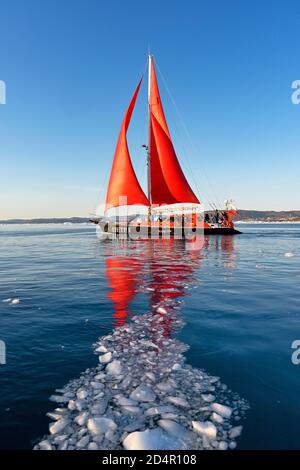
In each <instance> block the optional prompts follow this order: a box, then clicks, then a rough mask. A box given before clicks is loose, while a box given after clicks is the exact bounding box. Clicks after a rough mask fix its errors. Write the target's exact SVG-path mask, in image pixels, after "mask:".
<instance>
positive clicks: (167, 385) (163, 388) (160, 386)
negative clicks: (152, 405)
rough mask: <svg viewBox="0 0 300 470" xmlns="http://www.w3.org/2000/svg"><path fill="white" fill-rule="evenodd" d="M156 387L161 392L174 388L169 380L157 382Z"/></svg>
mask: <svg viewBox="0 0 300 470" xmlns="http://www.w3.org/2000/svg"><path fill="white" fill-rule="evenodd" d="M157 388H158V389H159V390H161V391H162V392H171V391H172V390H173V389H174V386H173V385H172V384H171V383H170V382H168V381H165V382H160V383H158V384H157Z"/></svg>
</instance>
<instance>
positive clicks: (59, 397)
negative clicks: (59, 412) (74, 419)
mask: <svg viewBox="0 0 300 470" xmlns="http://www.w3.org/2000/svg"><path fill="white" fill-rule="evenodd" d="M49 400H50V401H55V402H56V403H66V402H67V401H69V400H70V399H69V398H68V397H66V396H65V395H51V397H50V398H49Z"/></svg>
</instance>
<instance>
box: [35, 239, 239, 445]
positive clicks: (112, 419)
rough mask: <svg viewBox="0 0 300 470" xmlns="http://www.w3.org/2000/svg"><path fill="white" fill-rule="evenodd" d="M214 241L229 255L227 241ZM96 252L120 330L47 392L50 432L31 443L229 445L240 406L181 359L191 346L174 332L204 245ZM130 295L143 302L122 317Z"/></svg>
mask: <svg viewBox="0 0 300 470" xmlns="http://www.w3.org/2000/svg"><path fill="white" fill-rule="evenodd" d="M215 242H216V243H219V241H218V240H216V241H215ZM218 246H220V248H221V250H224V251H225V253H226V256H225V258H226V259H228V253H231V252H232V251H233V248H232V247H233V245H230V243H229V242H228V241H226V242H225V241H224V242H222V241H220V245H218ZM103 249H104V250H105V255H106V269H107V273H106V274H107V280H108V283H109V287H110V292H109V294H108V296H109V298H110V299H111V301H112V302H113V305H114V308H115V313H114V319H115V326H117V328H115V330H114V331H113V332H112V334H110V335H108V336H104V337H101V338H99V340H98V343H97V344H96V348H95V352H96V353H97V354H99V365H98V366H97V367H95V368H94V369H87V370H86V371H85V372H84V373H83V374H82V375H81V377H79V378H78V379H76V380H73V381H72V382H70V383H69V384H67V385H66V386H65V387H64V389H63V390H61V391H60V393H62V396H61V395H55V396H53V397H52V400H53V401H55V402H57V403H59V404H60V407H59V408H57V409H56V410H55V412H54V413H50V417H51V418H53V419H54V420H55V422H54V424H51V425H50V432H51V435H50V436H47V437H45V438H44V439H43V441H41V442H40V443H39V444H38V445H37V446H36V447H35V448H36V449H68V450H72V449H90V450H91V449H124V448H125V449H130V450H134V449H145V450H148V449H154V450H155V449H163V450H167V449H222V450H226V449H227V448H230V449H233V448H235V446H236V442H235V439H236V437H238V436H239V435H240V434H241V431H242V426H240V425H236V421H237V420H239V419H240V418H241V416H242V415H243V413H244V411H245V410H246V409H247V403H246V402H245V401H243V400H241V399H240V398H239V397H238V396H237V395H236V394H234V393H232V392H231V391H230V390H228V389H227V387H226V386H224V385H223V384H221V382H220V380H219V378H218V377H213V376H210V375H209V374H207V373H206V372H205V371H203V370H200V369H196V368H192V367H191V366H189V365H186V364H185V357H184V354H183V353H184V352H185V351H186V350H187V349H188V346H187V345H185V344H184V343H182V342H180V341H178V340H177V339H176V338H174V335H173V334H171V333H173V332H174V331H175V330H176V329H178V328H180V327H181V326H182V319H181V316H180V315H179V314H178V308H179V303H180V302H181V300H180V298H182V297H184V296H186V295H187V294H188V293H189V292H190V289H191V287H192V286H193V285H195V284H196V279H197V276H196V273H197V271H198V269H199V267H200V263H201V260H202V258H203V257H204V256H205V247H204V249H202V250H201V251H196V250H193V251H190V250H188V251H187V250H185V247H184V244H183V243H182V241H180V240H159V241H154V242H150V241H145V242H138V243H134V242H130V241H128V242H126V241H122V243H110V242H109V243H107V244H106V245H105V246H103ZM226 266H227V262H226ZM137 293H143V294H146V295H147V297H148V298H149V302H150V305H149V309H148V311H147V312H138V315H136V316H131V318H130V321H127V320H129V318H128V315H129V304H130V302H131V301H132V300H133V298H134V296H135V295H136V294H137ZM64 403H66V406H65V408H62V405H61V404H64ZM228 405H230V406H228Z"/></svg>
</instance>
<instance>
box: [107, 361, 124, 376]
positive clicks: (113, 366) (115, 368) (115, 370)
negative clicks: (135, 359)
mask: <svg viewBox="0 0 300 470" xmlns="http://www.w3.org/2000/svg"><path fill="white" fill-rule="evenodd" d="M106 371H107V372H108V373H109V374H112V375H120V374H121V372H122V366H121V362H120V361H117V360H116V359H115V360H114V361H112V362H110V363H109V364H107V366H106Z"/></svg>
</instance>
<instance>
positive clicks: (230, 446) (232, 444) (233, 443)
mask: <svg viewBox="0 0 300 470" xmlns="http://www.w3.org/2000/svg"><path fill="white" fill-rule="evenodd" d="M235 448H236V442H234V441H231V442H229V449H231V450H233V449H235Z"/></svg>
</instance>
